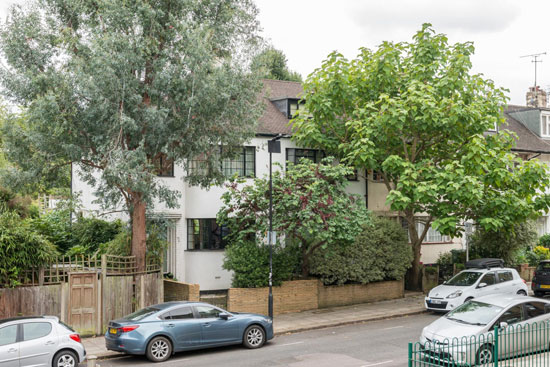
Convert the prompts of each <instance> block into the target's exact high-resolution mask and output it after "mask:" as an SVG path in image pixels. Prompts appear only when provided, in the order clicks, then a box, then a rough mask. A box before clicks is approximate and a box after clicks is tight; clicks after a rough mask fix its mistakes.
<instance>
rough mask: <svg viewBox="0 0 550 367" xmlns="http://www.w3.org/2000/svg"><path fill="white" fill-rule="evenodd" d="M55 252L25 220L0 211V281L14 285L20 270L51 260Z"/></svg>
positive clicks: (50, 244)
mask: <svg viewBox="0 0 550 367" xmlns="http://www.w3.org/2000/svg"><path fill="white" fill-rule="evenodd" d="M57 254H58V252H57V251H56V248H55V246H54V245H52V243H51V242H49V241H48V240H47V239H46V238H45V237H44V236H42V235H41V234H40V233H38V232H37V231H35V230H33V228H32V226H30V225H29V220H28V219H21V218H20V217H19V215H18V214H17V213H16V212H14V211H7V210H6V211H1V210H0V284H2V285H7V286H16V285H17V284H18V283H19V278H20V277H21V276H23V275H24V274H23V273H22V271H24V270H29V269H32V268H33V267H39V266H40V265H43V264H46V263H48V262H51V261H53V260H54V259H55V258H56V256H57Z"/></svg>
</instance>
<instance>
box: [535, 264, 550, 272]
mask: <svg viewBox="0 0 550 367" xmlns="http://www.w3.org/2000/svg"><path fill="white" fill-rule="evenodd" d="M537 270H550V263H540V264H539V266H537Z"/></svg>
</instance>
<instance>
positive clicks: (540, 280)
mask: <svg viewBox="0 0 550 367" xmlns="http://www.w3.org/2000/svg"><path fill="white" fill-rule="evenodd" d="M531 289H532V290H533V292H534V293H535V296H536V297H543V296H544V295H546V293H549V292H550V260H542V261H541V262H539V264H538V265H537V268H536V269H535V275H534V277H533V281H532V282H531Z"/></svg>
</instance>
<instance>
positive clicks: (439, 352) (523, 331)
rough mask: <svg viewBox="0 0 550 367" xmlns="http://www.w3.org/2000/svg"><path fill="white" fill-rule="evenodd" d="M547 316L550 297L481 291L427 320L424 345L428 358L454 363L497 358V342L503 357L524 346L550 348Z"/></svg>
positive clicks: (523, 348) (519, 352)
mask: <svg viewBox="0 0 550 367" xmlns="http://www.w3.org/2000/svg"><path fill="white" fill-rule="evenodd" d="M549 320H550V301H548V300H546V299H539V298H533V297H525V296H517V295H516V296H502V295H490V296H485V297H479V298H476V299H473V300H471V301H468V302H466V303H464V304H463V305H461V306H458V307H457V308H455V309H454V310H453V311H451V312H449V313H448V314H447V315H445V316H442V317H440V318H439V319H437V320H435V321H434V322H432V323H431V324H430V325H428V326H426V327H425V328H424V329H423V330H422V334H421V336H420V346H421V349H422V350H423V352H424V355H425V357H426V358H428V359H434V360H439V362H445V363H451V362H452V363H454V364H455V365H468V366H470V365H474V364H476V365H485V364H487V363H492V362H493V360H494V353H495V349H494V348H493V347H494V346H495V345H496V346H497V347H498V352H497V353H498V356H497V357H498V358H499V359H502V358H511V357H514V356H517V355H518V354H522V353H523V352H525V351H541V350H548V340H549V339H548V337H547V335H548V333H549V332H550V328H549V326H550V324H549V323H548V322H549ZM495 328H497V330H496V332H495ZM495 335H497V338H498V343H496V344H495V342H494V340H495ZM541 335H546V336H545V337H544V338H543V337H541Z"/></svg>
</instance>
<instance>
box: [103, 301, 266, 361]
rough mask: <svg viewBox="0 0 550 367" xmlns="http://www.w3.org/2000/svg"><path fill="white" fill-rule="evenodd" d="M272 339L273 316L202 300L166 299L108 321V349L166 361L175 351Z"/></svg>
mask: <svg viewBox="0 0 550 367" xmlns="http://www.w3.org/2000/svg"><path fill="white" fill-rule="evenodd" d="M270 339H273V321H272V319H271V318H269V317H266V316H262V315H257V314H251V313H236V312H228V311H225V310H222V309H221V308H218V307H215V306H212V305H209V304H207V303H202V302H167V303H161V304H158V305H154V306H150V307H146V308H144V309H141V310H139V311H136V312H134V313H132V314H130V315H128V316H125V317H124V318H122V319H118V320H113V321H110V322H109V327H108V329H107V333H106V334H105V344H106V347H107V349H109V350H114V351H117V352H124V353H128V354H137V355H146V356H147V358H149V360H151V361H152V362H163V361H165V360H167V359H168V358H170V356H171V355H172V354H173V353H175V352H181V351H185V350H192V349H200V348H211V347H219V346H223V345H231V344H243V345H244V346H245V347H247V348H252V349H254V348H260V347H261V346H262V345H264V343H265V342H266V341H267V340H270Z"/></svg>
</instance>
